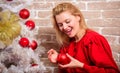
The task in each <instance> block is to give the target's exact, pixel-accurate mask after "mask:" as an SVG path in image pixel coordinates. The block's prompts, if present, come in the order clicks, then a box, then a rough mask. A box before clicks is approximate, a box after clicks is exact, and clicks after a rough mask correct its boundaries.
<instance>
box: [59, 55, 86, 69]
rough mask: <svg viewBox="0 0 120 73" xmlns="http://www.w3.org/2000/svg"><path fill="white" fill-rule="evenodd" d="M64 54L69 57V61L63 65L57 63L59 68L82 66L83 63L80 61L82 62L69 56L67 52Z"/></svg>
mask: <svg viewBox="0 0 120 73" xmlns="http://www.w3.org/2000/svg"><path fill="white" fill-rule="evenodd" d="M66 55H67V56H68V57H69V58H70V59H71V62H70V63H69V64H65V65H62V64H59V66H60V67H61V68H66V67H69V68H75V67H80V68H83V66H84V63H82V62H80V61H78V60H77V59H75V58H73V57H71V56H70V55H69V54H66Z"/></svg>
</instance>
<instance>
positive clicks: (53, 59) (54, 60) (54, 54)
mask: <svg viewBox="0 0 120 73" xmlns="http://www.w3.org/2000/svg"><path fill="white" fill-rule="evenodd" d="M47 53H48V59H49V60H50V61H51V62H52V63H57V56H58V53H57V51H56V50H54V49H50V50H49V51H48V52H47Z"/></svg>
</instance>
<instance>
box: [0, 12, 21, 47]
mask: <svg viewBox="0 0 120 73" xmlns="http://www.w3.org/2000/svg"><path fill="white" fill-rule="evenodd" d="M20 31H21V26H20V24H19V17H18V16H17V14H15V13H12V12H11V11H10V10H6V11H2V12H0V41H1V42H3V43H4V44H5V45H9V44H11V43H12V41H13V39H15V38H16V37H17V36H18V35H19V34H20Z"/></svg>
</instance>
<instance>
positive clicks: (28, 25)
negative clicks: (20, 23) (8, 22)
mask: <svg viewBox="0 0 120 73" xmlns="http://www.w3.org/2000/svg"><path fill="white" fill-rule="evenodd" d="M25 25H26V26H27V27H29V28H30V30H32V29H34V28H35V23H34V21H32V20H27V21H26V22H25Z"/></svg>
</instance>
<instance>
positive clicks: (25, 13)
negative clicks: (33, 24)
mask: <svg viewBox="0 0 120 73" xmlns="http://www.w3.org/2000/svg"><path fill="white" fill-rule="evenodd" d="M19 16H20V17H21V18H22V19H27V18H28V17H29V16H30V12H29V11H28V10H27V9H21V10H20V12H19Z"/></svg>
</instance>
